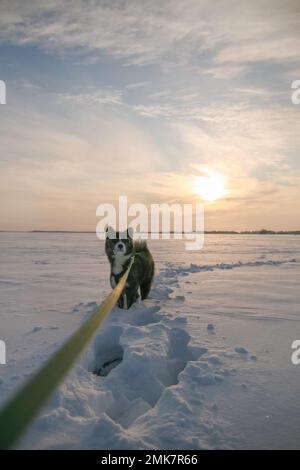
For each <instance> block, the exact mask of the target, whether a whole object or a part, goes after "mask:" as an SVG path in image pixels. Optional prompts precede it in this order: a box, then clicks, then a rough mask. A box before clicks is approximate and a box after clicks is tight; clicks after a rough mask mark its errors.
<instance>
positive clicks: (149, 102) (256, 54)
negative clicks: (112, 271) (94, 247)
mask: <svg viewBox="0 0 300 470" xmlns="http://www.w3.org/2000/svg"><path fill="white" fill-rule="evenodd" d="M299 56H300V3H299V1H298V0H295V1H290V0H287V1H285V2H282V1H278V0H267V1H266V0H259V1H258V0H256V1H252V2H248V1H247V2H246V1H233V0H224V1H218V2H212V1H211V0H209V1H208V0H207V1H206V0H161V1H156V0H152V1H148V0H130V1H126V0H114V1H108V0H107V1H104V0H103V1H77V0H73V1H59V0H47V1H30V0H23V1H21V0H20V1H15V0H9V1H6V0H1V2H0V80H3V81H4V82H5V84H6V104H5V105H2V104H1V105H0V136H1V140H0V142H1V152H0V197H1V203H0V230H91V231H93V230H94V229H95V227H96V224H97V222H98V219H97V217H96V208H97V206H98V205H99V204H101V203H107V202H109V203H113V204H116V203H117V200H118V196H119V195H127V197H128V200H129V203H131V202H132V203H143V204H147V205H149V204H151V203H153V204H154V203H162V202H165V203H179V204H183V203H193V204H194V203H196V202H199V203H203V204H204V207H205V228H206V229H207V230H231V229H233V230H257V229H261V228H267V229H273V230H295V229H300V218H299V214H300V197H299V196H300V194H299V193H300V189H299V188H300V185H299V182H300V158H299V157H300V156H299V150H300V133H299V118H300V104H299V105H296V104H293V102H292V100H291V96H292V92H293V90H292V88H291V87H292V83H293V81H294V80H300V60H299V59H300V57H299ZM197 181H198V182H199V181H200V183H201V181H202V183H203V181H204V182H206V183H207V184H208V185H218V184H220V183H218V181H219V182H220V181H222V183H221V185H222V188H212V189H213V190H215V189H216V190H217V191H216V195H218V197H216V198H208V197H205V196H207V191H206V193H205V191H204V192H203V191H201V187H200V190H197V187H198V189H199V185H198V186H197ZM195 182H196V184H195ZM202 183H201V184H202ZM206 183H205V184H206ZM201 184H200V186H201ZM202 186H203V185H202ZM195 188H196V189H195ZM202 189H203V187H202ZM209 189H211V188H209ZM213 193H214V191H213Z"/></svg>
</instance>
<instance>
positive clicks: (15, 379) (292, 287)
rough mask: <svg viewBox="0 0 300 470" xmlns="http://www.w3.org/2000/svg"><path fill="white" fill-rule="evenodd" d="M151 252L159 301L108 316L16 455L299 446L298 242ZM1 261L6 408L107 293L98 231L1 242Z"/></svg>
mask: <svg viewBox="0 0 300 470" xmlns="http://www.w3.org/2000/svg"><path fill="white" fill-rule="evenodd" d="M149 245H150V247H151V250H152V252H153V255H154V258H155V261H156V277H155V283H154V286H153V289H152V292H151V296H150V298H149V299H148V300H146V301H145V302H144V303H140V304H136V305H135V306H134V307H133V308H132V309H130V310H129V311H123V310H120V309H118V308H115V309H114V310H113V312H112V314H111V315H110V317H109V319H108V320H107V321H106V323H105V324H104V325H103V327H102V328H101V329H100V330H99V332H98V333H97V335H96V337H95V340H94V341H93V343H92V344H91V345H90V347H89V349H88V350H86V352H85V353H84V354H83V355H82V357H81V358H80V361H79V362H78V363H77V365H76V366H75V367H74V369H73V371H72V372H71V373H70V374H69V376H68V377H67V379H66V380H65V382H64V383H63V384H62V385H61V387H60V388H59V390H57V392H56V393H55V394H54V396H53V397H52V399H51V401H50V403H49V404H48V405H47V406H46V407H45V408H44V409H43V411H42V413H41V414H40V416H39V417H38V418H37V419H36V421H35V422H34V423H33V424H32V426H31V427H30V429H29V431H28V432H27V434H26V436H25V437H24V439H23V440H22V442H21V443H20V447H21V448H34V449H40V448H43V449H44V448H47V449H69V448H75V449H80V448H95V449H103V448H109V449H132V448H133V449H153V448H156V449H161V448H167V449H190V448H194V449H199V448H200V449H206V448H234V449H238V448H300V444H299V435H300V365H299V366H295V365H293V364H292V362H291V354H292V349H291V343H292V341H293V340H296V339H300V311H299V300H300V298H299V297H300V294H299V292H300V291H299V274H300V238H298V237H293V236H258V235H253V236H246V235H244V236H238V235H236V236H229V235H227V236H225V235H222V236H221V235H220V236H219V235H211V236H206V237H205V246H204V249H203V250H202V251H199V252H188V251H185V249H184V242H183V241H172V240H171V241H152V242H151V241H150V242H149ZM0 257H1V260H0V266H1V273H0V339H1V340H4V341H5V342H6V345H7V365H5V366H4V365H0V391H1V402H3V401H4V400H5V399H6V398H7V397H8V396H9V395H10V394H11V393H12V392H13V391H14V390H15V389H16V388H17V387H18V386H19V385H20V384H21V383H23V382H24V380H26V379H28V377H30V375H31V374H32V373H33V372H34V371H35V370H37V368H38V367H39V366H40V365H41V364H42V363H43V361H44V360H45V359H46V358H48V357H49V355H51V353H52V352H53V351H55V350H56V349H57V348H58V347H59V345H60V344H62V342H63V341H64V340H65V339H66V338H67V337H68V336H69V335H70V334H71V333H72V332H73V331H75V329H76V328H77V327H78V325H79V324H80V323H81V322H82V321H84V320H85V319H86V318H87V316H88V315H90V313H91V312H92V311H93V310H94V309H95V307H96V306H97V305H98V304H99V303H100V301H101V300H102V299H103V298H104V296H105V295H106V294H107V293H108V292H109V291H110V287H109V282H108V277H109V265H108V262H107V261H106V258H105V254H104V247H103V244H102V242H100V241H99V240H97V239H96V237H95V236H94V235H92V234H38V233H36V234H13V233H1V234H0ZM94 370H98V372H100V374H101V375H95V374H93V371H94Z"/></svg>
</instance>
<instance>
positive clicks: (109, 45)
mask: <svg viewBox="0 0 300 470" xmlns="http://www.w3.org/2000/svg"><path fill="white" fill-rule="evenodd" d="M299 9H300V7H299V2H297V1H295V0H288V1H286V2H284V4H283V3H282V2H281V1H279V0H275V1H274V0H272V1H271V0H269V1H260V0H259V1H258V0H257V1H254V2H251V3H249V2H247V3H246V2H242V3H241V2H237V1H236V0H228V1H226V2H220V3H218V5H214V4H211V2H210V1H208V0H202V1H199V0H186V1H182V0H180V1H179V0H167V1H165V2H160V3H158V2H151V1H149V0H127V1H115V2H111V3H108V2H106V1H99V2H90V1H80V0H75V1H72V2H71V1H68V0H66V1H58V0H50V1H47V2H45V3H43V2H38V1H31V2H24V1H21V0H4V1H2V2H1V5H0V39H2V40H4V41H10V42H12V43H15V44H36V45H39V46H41V47H43V48H45V49H47V50H48V51H56V52H61V51H63V50H73V51H75V50H77V52H78V49H79V52H80V49H81V48H85V49H87V50H90V51H95V50H99V51H104V52H106V53H109V54H111V55H112V56H114V57H116V58H122V59H124V60H125V61H127V62H128V63H131V64H143V63H153V62H156V61H159V60H164V61H165V62H170V63H173V64H174V63H177V64H178V63H180V64H182V63H188V62H193V61H194V60H195V57H197V56H199V55H201V54H203V53H210V54H212V59H213V61H214V62H215V69H214V70H215V71H217V70H218V67H220V64H226V63H227V64H231V67H233V68H231V70H232V71H234V70H235V72H237V71H238V69H239V70H242V69H241V65H239V66H238V67H237V65H236V64H237V63H238V64H243V63H244V64H246V65H247V64H249V63H251V62H257V61H261V60H263V61H266V60H273V61H282V60H284V61H296V60H297V59H299V30H300V27H299V26H300V25H299V18H300V15H299ZM216 64H219V65H216ZM226 68H227V70H229V68H228V65H227V66H226ZM211 70H213V69H211ZM219 72H220V69H219ZM221 73H222V72H221ZM223 73H224V71H223Z"/></svg>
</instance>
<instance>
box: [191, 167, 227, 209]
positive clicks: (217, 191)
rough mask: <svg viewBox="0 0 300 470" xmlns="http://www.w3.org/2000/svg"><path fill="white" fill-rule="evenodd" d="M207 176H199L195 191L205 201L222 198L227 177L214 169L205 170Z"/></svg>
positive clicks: (196, 179)
mask: <svg viewBox="0 0 300 470" xmlns="http://www.w3.org/2000/svg"><path fill="white" fill-rule="evenodd" d="M203 172H204V173H205V176H197V177H196V178H195V181H194V192H195V193H196V194H198V195H199V196H201V197H202V199H204V200H205V201H208V202H211V201H216V200H217V199H220V198H221V197H223V196H224V194H225V177H224V176H223V175H221V174H220V173H217V172H216V171H213V170H208V169H205V170H203Z"/></svg>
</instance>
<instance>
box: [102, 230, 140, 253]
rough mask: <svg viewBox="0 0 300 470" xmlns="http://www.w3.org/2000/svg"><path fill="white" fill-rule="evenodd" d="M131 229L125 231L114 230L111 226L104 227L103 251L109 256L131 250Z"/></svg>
mask: <svg viewBox="0 0 300 470" xmlns="http://www.w3.org/2000/svg"><path fill="white" fill-rule="evenodd" d="M132 237H133V231H132V229H131V228H128V229H127V230H125V232H115V231H114V229H113V228H111V227H108V228H107V229H106V242H105V251H106V253H107V255H108V256H109V257H113V258H115V257H116V256H120V255H129V254H131V253H132V251H133V241H132Z"/></svg>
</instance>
